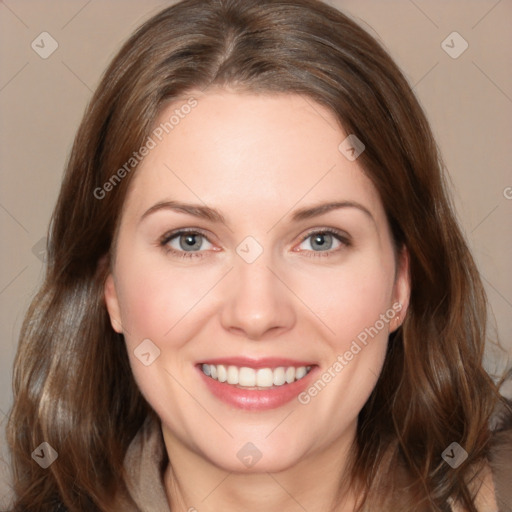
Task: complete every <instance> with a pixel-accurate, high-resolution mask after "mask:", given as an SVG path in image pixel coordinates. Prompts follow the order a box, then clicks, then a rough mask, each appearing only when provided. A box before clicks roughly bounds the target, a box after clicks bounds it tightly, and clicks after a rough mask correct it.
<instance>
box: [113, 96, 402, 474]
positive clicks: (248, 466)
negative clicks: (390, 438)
mask: <svg viewBox="0 0 512 512" xmlns="http://www.w3.org/2000/svg"><path fill="white" fill-rule="evenodd" d="M190 96H191V97H194V98H195V99H194V100H191V99H190V98H185V99H183V100H182V101H178V102H175V103H173V104H172V105H170V106H168V107H166V109H165V111H163V112H162V115H161V117H160V119H159V120H158V121H157V123H156V124H155V131H154V132H153V135H152V139H153V142H154V143H155V144H153V143H151V142H150V143H149V144H147V147H148V148H149V149H148V151H147V155H146V157H145V158H144V160H143V162H142V163H141V165H140V166H139V168H138V169H137V171H136V175H135V176H134V177H133V181H132V183H131V185H130V190H129V193H128V196H127V199H126V202H125V205H124V209H123V213H122V217H121V222H120V227H119V232H118V237H117V242H116V251H115V258H114V261H113V270H112V274H111V275H110V276H109V277H108V279H107V282H106V286H105V297H106V301H107V307H108V310H109V313H110V317H111V320H112V325H113V327H114V329H116V330H117V331H118V332H122V333H123V334H124V337H125V340H126V345H127V350H128V355H129V357H130V362H131V367H132V370H133V374H134V377H135V379H136V381H137V383H138V385H139V387H140V390H141V392H142V394H143V395H144V397H145V398H146V400H147V401H148V402H149V404H150V405H151V406H152V407H153V409H154V410H155V411H156V412H157V414H158V415H159V416H160V418H161V420H162V428H163V432H164V439H165V442H166V446H167V448H168V451H170V454H171V462H172V456H173V455H172V454H173V453H182V454H185V453H188V454H189V455H191V456H193V457H196V458H197V456H199V457H200V458H201V459H202V460H203V461H208V462H211V463H213V464H215V465H216V466H219V467H221V468H223V469H226V470H229V471H240V470H246V471H271V472H273V471H280V470H283V469H286V468H289V467H292V466H294V465H297V464H307V463H312V462H313V461H315V460H316V461H317V462H318V461H320V460H324V461H325V457H330V456H333V455H335V456H336V457H343V454H344V452H345V450H346V449H348V445H349V443H350V442H351V441H352V439H353V437H354V434H355V427H356V422H357V415H358V413H359V411H360V410H361V408H362V407H363V405H364V403H365V402H366V400H367V398H368V396H369V395H370V393H371V391H372V389H373V388H374V386H375V384H376V381H377V378H378V375H379V373H380V371H381V367H382V364H383V361H384V356H385V353H386V346H387V339H388V334H389V332H390V331H392V330H394V329H396V328H397V326H398V325H399V322H400V320H399V319H398V315H397V313H398V310H399V309H400V307H401V306H400V305H399V304H398V303H400V304H401V305H402V307H401V312H400V315H401V317H402V318H403V315H404V314H405V310H406V305H407V302H408V293H409V291H408V286H409V285H408V277H407V258H406V257H404V258H400V261H399V260H398V259H397V258H396V257H395V252H394V248H393V244H392V239H391V234H390V229H389V226H388V223H387V220H386V217H385V213H384V210H383V206H382V204H381V201H380V199H379V196H378V194H377V191H376V189H375V188H374V186H373V185H372V183H371V181H370V180H369V179H368V178H367V177H366V176H365V174H364V173H363V172H362V170H361V167H360V166H359V164H358V160H357V159H354V156H356V155H357V152H356V153H355V154H353V153H354V152H351V151H348V152H347V150H346V144H347V142H345V144H344V145H342V149H339V146H340V144H341V143H342V142H343V141H344V139H345V138H346V137H347V135H348V134H345V133H343V131H342V130H341V129H340V128H339V127H338V124H337V122H336V120H335V117H334V115H333V114H332V113H331V112H330V111H329V110H327V109H326V108H324V107H322V106H321V105H319V104H317V103H315V102H313V101H312V100H309V99H305V98H303V97H301V96H298V95H293V94H282V95H252V94H247V93H243V94H242V93H233V92H227V91H216V92H209V93H207V94H201V93H199V92H198V93H197V94H191V95H190ZM187 104H188V105H189V106H190V108H186V107H185V106H184V105H187ZM173 115H174V118H172V116H173ZM170 119H171V121H169V120H170ZM166 122H167V125H165V123H166ZM161 123H163V124H161ZM162 126H165V127H166V130H167V131H168V134H166V133H165V132H166V130H165V129H163V128H162ZM160 139H161V140H160ZM150 146H151V147H150ZM153 146H154V147H153ZM144 153H146V151H144ZM347 157H350V158H347ZM103 200H105V201H107V200H108V196H107V197H106V198H105V199H103ZM182 231H186V233H181V234H180V232H182ZM401 262H402V264H401ZM203 368H204V372H203ZM306 372H307V373H306ZM304 374H305V375H304ZM226 379H227V381H226ZM222 381H224V382H222ZM237 382H238V384H236V383H237ZM332 449H334V450H332Z"/></svg>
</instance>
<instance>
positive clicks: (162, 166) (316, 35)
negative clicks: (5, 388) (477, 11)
mask: <svg viewBox="0 0 512 512" xmlns="http://www.w3.org/2000/svg"><path fill="white" fill-rule="evenodd" d="M441 168H442V166H441V164H440V157H439V155H438V153H437V149H436V145H435V142H434V140H433V138H432V134H431V132H430V129H429V126H428V123H427V121H426V119H425V116H424V114H423V112H422V110H421V108H420V107H419V105H418V103H417V101H416V99H415V98H414V96H413V94H412V92H411V90H410V87H409V86H408V84H407V82H406V81H405V79H404V77H403V76H402V74H401V73H400V71H399V70H398V69H397V67H396V65H395V64H394V63H393V62H392V61H391V59H390V57H389V56H388V55H387V54H386V53H385V52H384V51H383V50H382V48H381V47H380V46H379V45H378V43H377V42H376V41H375V40H373V39H372V38H371V37H370V36H369V35H368V34H367V33H366V32H364V31H363V30H362V29H361V28H359V27H358V26H357V25H356V24H354V23H353V22H352V21H350V20H349V19H348V18H347V17H345V16H344V15H343V14H341V13H339V12H338V11H336V10H335V9H333V8H331V7H329V6H327V5H325V4H323V3H320V2H316V1H313V0H299V1H294V2H286V1H284V0H264V1H263V2H257V3H256V2H250V1H242V0H238V1H237V0H219V1H216V2H203V1H199V0H185V1H183V2H180V3H178V4H176V5H174V6H172V7H170V8H167V9H165V10H164V11H162V12H161V13H159V14H158V15H156V16H155V17H154V18H152V19H151V20H149V21H148V22H146V23H145V24H144V25H143V26H142V27H141V28H140V29H139V30H138V31H137V32H136V33H135V34H134V35H133V36H132V37H131V39H130V40H129V41H128V42H127V43H126V44H125V45H124V47H123V48H122V49H121V50H120V52H119V54H118V55H117V56H116V57H115V59H114V61H113V62H112V64H111V65H110V67H109V68H108V70H107V71H106V73H105V76H104V78H103V80H102V82H101V84H100V85H99V87H98V90H97V91H96V93H95V95H94V97H93V99H92V101H91V103H90V105H89V107H88V109H87V112H86V113H85V116H84V119H83V121H82V124H81V126H80V129H79V131H78V134H77V136H76V140H75V144H74V146H73V150H72V153H71V157H70V160H69V163H68V166H67V171H66V175H65V178H64V182H63V185H62V189H61V194H60V197H59V200H58V204H57V206H56V210H55V213H54V217H53V222H52V226H51V236H50V238H49V251H48V270H47V276H46V280H45V283H44V285H43V286H42V288H41V290H40V292H39V293H38V295H37V297H36V298H35V299H34V301H33V303H32V305H31V308H30V310H29V312H28V314H27V318H26V320H25V323H24V326H23V329H22V333H21V340H20V346H19V351H18V355H17V358H16V362H15V376H14V391H15V405H14V407H13V410H12V412H11V417H10V428H9V439H10V445H11V448H12V452H13V467H14V477H15V491H16V495H17V498H16V503H15V506H14V509H15V510H20V511H21V510H30V511H36V510H69V511H83V510H102V511H112V510H123V511H127V510H130V511H131V510H134V511H136V510H163V511H165V510H172V511H173V512H175V511H186V510H188V511H192V510H199V511H215V510H247V511H253V510H254V511H255V510H266V511H274V510H280V511H292V510H308V511H320V510H322V511H325V510H329V511H337V512H340V511H354V510H361V511H362V510H393V511H396V510H404V511H406V510H407V511H420V510H425V511H427V510H428V511H431V510H436V511H445V510H457V511H458V510H464V511H471V512H474V511H477V510H478V511H484V510H485V511H487V510H497V509H498V508H499V509H500V510H506V507H507V506H510V505H507V502H506V496H505V494H504V493H505V492H506V489H505V488H504V487H503V486H502V485H501V484H499V482H501V481H502V479H503V476H504V475H505V476H506V473H505V472H504V471H505V469H506V468H504V467H503V463H500V461H499V460H498V459H499V458H500V457H502V458H503V460H507V451H506V450H508V453H510V450H511V449H510V444H506V443H507V439H508V442H509V441H510V436H509V433H508V432H509V431H507V430H506V428H505V427H506V418H507V417H508V413H509V411H508V409H507V407H508V405H507V404H506V403H505V401H504V400H503V399H501V398H500V397H499V394H498V393H497V390H496V386H495V385H494V384H493V382H492V380H491V379H490V378H489V377H488V375H487V374H486V372H485V371H484V369H483V368H482V355H483V348H484V341H485V319H486V302H485V295H484V291H483V288H482V284H481V282H480V279H479V277H478V272H477V270H476V268H475V265H474V262H473V260H472V258H471V256H470V254H469V252H468V249H467V246H466V244H465V242H464V240H463V238H462V236H461V232H460V229H459V227H458V226H457V224H456V222H455V220H454V215H453V213H452V210H451V207H450V202H449V198H448V195H447V192H446V189H445V184H444V178H443V175H442V170H441ZM496 407H501V409H500V411H501V412H500V414H503V415H504V418H505V420H504V421H501V422H498V424H495V425H494V432H491V430H490V429H489V426H488V425H489V421H490V419H491V417H492V413H493V410H495V408H496Z"/></svg>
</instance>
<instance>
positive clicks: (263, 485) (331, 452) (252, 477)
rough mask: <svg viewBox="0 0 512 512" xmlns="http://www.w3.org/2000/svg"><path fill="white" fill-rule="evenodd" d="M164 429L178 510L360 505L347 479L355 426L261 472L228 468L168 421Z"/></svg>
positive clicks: (168, 480)
mask: <svg viewBox="0 0 512 512" xmlns="http://www.w3.org/2000/svg"><path fill="white" fill-rule="evenodd" d="M162 427H163V426H162ZM163 432H164V440H165V444H166V448H167V452H168V454H169V464H168V466H167V468H166V471H165V487H166V493H167V499H168V501H169V505H170V509H171V510H172V511H173V512H196V511H201V512H218V511H219V510H222V511H223V512H234V511H237V512H238V511H240V510H244V512H260V511H261V510H266V511H269V512H274V511H276V512H277V511H279V512H296V511H303V510H307V511H308V512H326V511H329V512H352V511H353V510H354V505H355V497H354V495H353V492H352V490H351V489H344V488H343V487H342V484H343V482H344V481H346V480H347V479H346V472H347V470H348V460H349V455H350V450H351V445H352V440H353V439H354V435H355V428H354V429H353V431H352V432H351V435H350V436H347V437H346V438H344V439H340V440H338V441H337V442H336V443H334V444H331V445H330V446H328V447H327V448H326V449H325V450H323V451H321V452H318V451H317V452H315V453H314V454H309V455H307V456H305V457H301V459H300V461H299V462H298V463H296V464H295V465H293V466H292V467H289V468H286V469H284V470H280V471H277V472H268V471H263V472H259V473H244V472H233V471H226V470H224V469H222V468H220V467H218V466H216V465H215V464H213V463H212V462H211V461H209V460H207V459H206V458H204V457H202V456H200V455H198V453H197V452H195V451H192V450H190V449H188V448H187V447H186V446H184V445H183V444H181V443H180V442H179V441H178V440H177V439H176V438H175V437H173V436H172V434H170V432H169V431H166V429H165V427H163ZM191 475H192V476H191ZM340 489H341V490H340Z"/></svg>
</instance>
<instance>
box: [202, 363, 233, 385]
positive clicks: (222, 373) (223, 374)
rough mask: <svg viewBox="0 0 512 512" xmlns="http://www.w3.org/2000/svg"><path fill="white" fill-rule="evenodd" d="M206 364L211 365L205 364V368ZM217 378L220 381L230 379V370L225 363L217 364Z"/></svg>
mask: <svg viewBox="0 0 512 512" xmlns="http://www.w3.org/2000/svg"><path fill="white" fill-rule="evenodd" d="M205 366H210V365H208V364H203V368H204V367H205ZM217 380H218V381H219V382H226V381H227V380H228V372H227V370H226V367H225V366H224V365H223V364H218V365H217Z"/></svg>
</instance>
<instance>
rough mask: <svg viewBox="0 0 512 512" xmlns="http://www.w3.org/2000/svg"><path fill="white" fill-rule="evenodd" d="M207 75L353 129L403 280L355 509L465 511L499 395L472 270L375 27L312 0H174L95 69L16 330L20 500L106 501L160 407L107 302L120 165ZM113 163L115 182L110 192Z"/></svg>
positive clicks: (44, 504) (356, 475)
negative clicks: (144, 385)
mask: <svg viewBox="0 0 512 512" xmlns="http://www.w3.org/2000/svg"><path fill="white" fill-rule="evenodd" d="M213 85H215V86H219V87H223V86H229V87H230V88H231V89H234V90H235V91H237V90H239V91H253V92H260V93H269V94H272V93H276V92H284V93H297V94H301V95H304V96H305V97H307V98H309V99H311V100H314V101H316V102H318V103H320V104H322V105H325V106H327V107H328V108H329V109H330V110H331V111H332V112H333V113H334V114H335V115H336V117H337V119H338V120H339V123H340V127H343V129H344V130H345V132H346V133H352V134H356V135H357V137H358V138H359V139H360V140H361V141H363V142H364V144H365V146H366V149H365V151H364V152H363V153H362V154H361V156H360V157H359V160H358V162H359V163H360V165H361V166H362V167H363V169H364V170H365V172H366V173H367V175H368V176H369V177H370V179H371V180H372V182H373V183H374V185H375V187H376V188H377V190H378V191H379V194H380V197H381V200H382V203H383V205H384V208H385V211H386V213H387V217H388V221H389V223H390V226H391V229H392V233H393V237H394V241H395V244H396V247H397V248H401V247H406V248H407V250H408V252H409V255H410V276H411V285H412V291H411V298H410V305H409V310H408V313H407V317H406V318H405V322H404V324H403V326H402V328H400V329H399V330H398V331H396V332H395V333H393V334H392V335H391V337H390V341H389V348H388V354H387V358H386V361H385V365H384V368H383V371H382V374H381V376H380V378H379V380H378V383H377V385H376V387H375V389H374V391H373V393H372V395H371V397H370V399H369V400H368V402H367V403H366V405H365V406H364V408H363V410H362V411H361V413H360V417H359V422H358V432H357V440H356V441H357V442H356V444H355V446H354V458H353V461H352V464H351V466H350V468H351V475H352V480H351V481H352V483H353V484H354V485H356V483H359V484H360V485H361V486H360V491H361V493H362V496H364V498H365V499H364V502H363V503H362V505H361V507H362V508H363V507H364V509H365V510H366V509H367V507H369V509H370V510H372V509H373V510H375V509H376V508H375V503H379V504H380V506H378V507H377V508H378V509H382V508H383V506H382V504H383V503H384V501H385V500H384V498H385V497H387V500H388V502H389V503H391V509H394V510H398V509H400V510H404V511H418V510H423V509H426V510H439V511H444V510H448V505H447V503H448V502H449V500H450V499H454V500H458V501H459V502H460V503H461V504H462V505H463V506H464V507H465V508H466V509H467V510H468V511H471V512H474V511H476V508H475V506H474V504H473V502H474V494H475V490H474V489H473V487H472V486H471V485H470V480H471V478H472V477H474V475H475V472H476V470H477V469H478V467H479V464H480V463H481V461H483V460H485V458H486V456H487V453H488V449H489V438H490V432H489V429H488V426H487V425H488V420H489V418H490V416H491V412H492V409H493V406H494V404H495V401H496V400H497V398H496V392H495V386H494V384H493V382H492V380H491V379H490V378H489V377H488V375H487V373H486V372H485V371H484V369H483V367H482V356H483V349H484V341H485V332H486V298H485V294H484V291H483V287H482V283H481V281H480V279H479V275H478V272H477V270H476V268H475V264H474V262H473V259H472V257H471V255H470V253H469V251H468V248H467V246H466V244H465V242H464V239H463V237H462V235H461V232H460V229H459V227H458V225H457V223H456V221H455V218H454V214H453V211H452V207H451V205H450V201H449V198H448V194H447V191H446V185H445V182H444V177H443V172H442V169H443V165H442V162H441V159H440V156H439V153H438V149H437V147H436V143H435V141H434V139H433V136H432V133H431V130H430V128H429V125H428V122H427V120H426V118H425V115H424V113H423V112H422V109H421V108H420V106H419V104H418V102H417V100H416V98H415V97H414V94H413V93H412V91H411V88H410V86H409V85H408V83H407V81H406V80H405V78H404V77H403V75H402V74H401V72H400V71H399V69H398V68H397V66H396V65H395V64H394V63H393V61H392V60H391V58H390V57H389V56H388V54H387V53H386V52H385V51H384V50H383V49H382V48H381V46H380V45H379V44H378V43H377V42H376V41H375V40H374V39H373V38H372V37H371V36H370V35H368V34H367V33H366V32H365V31H364V30H362V29H361V28H360V27H359V26H358V25H357V24H356V23H354V22H353V21H351V20H350V19H349V18H348V17H346V16H345V15H343V14H342V13H340V12H339V11H337V10H336V9H334V8H332V7H329V6H328V5H326V4H324V3H321V2H319V1H315V0H294V1H293V2H289V1H287V0H262V1H258V2H253V1H250V0H216V1H213V0H212V1H204V0H185V1H183V2H180V3H178V4H176V5H174V6H171V7H169V8H167V9H165V10H163V11H162V12H160V13H159V14H158V15H156V16H154V17H153V18H152V19H150V20H149V21H147V22H146V23H145V24H144V25H143V26H142V27H140V28H139V29H138V30H137V31H136V33H135V34H134V35H133V36H132V37H131V38H130V39H129V40H128V41H127V42H126V43H125V44H124V46H123V47H122V49H121V50H120V51H119V53H118V55H117V56H116V57H115V58H114V60H113V62H112V63H111V65H110V66H109V68H108V69H107V71H106V72H105V75H104V77H103V79H102V81H101V83H100V85H99V86H98V88H97V90H96V92H95V94H94V96H93V98H92V100H91V102H90V104H89V106H88V108H87V111H86V112H85V115H84V118H83V120H82V123H81V125H80V128H79V130H78V133H77V135H76V139H75V142H74V145H73V149H72V151H71V155H70V158H69V162H68V164H67V169H66V173H65V177H64V180H63V184H62V188H61V192H60V196H59V199H58V203H57V205H56V208H55V212H54V215H53V219H52V224H51V228H50V235H49V242H48V263H47V272H46V277H45V281H44V284H43V285H42V287H41V289H40V291H39V293H38V294H37V296H36V297H35V299H34V300H33V302H32V304H31V306H30V309H29V311H28V313H27V315H26V318H25V322H24V324H23V327H22V331H21V336H20V343H19V349H18V353H17V356H16V361H15V367H14V383H13V386H14V396H15V398H14V399H15V402H14V406H13V409H12V411H11V415H10V421H9V429H8V437H9V443H10V447H11V450H12V460H13V465H12V467H13V473H14V489H15V492H16V496H17V498H16V504H15V509H16V510H20V511H21V510H30V511H31V512H33V511H39V510H41V511H42V510H51V509H52V507H53V506H54V505H55V504H58V503H62V504H63V505H64V506H65V507H66V508H67V509H68V510H70V511H83V510H102V511H105V510H115V509H116V496H117V493H118V492H122V491H123V489H124V482H125V474H124V471H123V457H124V455H125V453H126V450H127V447H128V445H129V443H130V441H131V440H132V439H133V438H134V436H135V434H136V433H137V431H138V430H139V429H140V427H141V425H142V424H143V422H144V420H145V419H146V418H147V417H148V415H154V414H155V413H154V412H153V411H152V410H151V408H150V407H149V405H148V404H147V403H146V401H145V400H144V399H143V397H142V396H141V394H140V392H139V390H138V388H137V385H136V383H135V381H134V378H133V376H132V373H131V370H130V366H129V362H128V357H127V354H126V348H125V345H124V341H123V338H122V336H121V335H119V334H116V333H115V332H114V331H113V329H112V328H111V326H110V322H109V319H108V316H107V312H106V308H105V304H104V299H103V285H104V280H105V277H106V274H107V271H108V265H109V259H110V254H111V251H112V249H113V238H114V234H115V230H116V227H117V225H118V222H119V218H120V212H121V208H122V206H123V202H124V199H125V196H126V191H127V188H128V186H129V184H130V181H131V178H132V177H133V175H134V174H135V172H136V165H134V166H133V168H129V170H128V171H127V172H125V173H121V174H120V173H119V172H118V170H119V169H120V168H122V167H123V165H125V164H126V162H128V161H129V160H130V158H132V157H133V153H134V151H137V150H138V149H139V148H140V147H141V146H142V145H143V144H144V143H145V142H146V141H147V138H148V136H149V135H150V133H151V129H152V126H153V122H154V120H155V119H156V117H157V115H158V114H159V112H160V111H161V110H162V107H163V105H164V103H167V102H168V101H172V100H173V99H176V98H178V97H184V96H185V95H186V94H188V93H189V92H190V91H193V90H197V89H203V90H204V89H206V88H207V87H210V86H213ZM340 142H341V141H340ZM126 169H127V168H126V167H125V171H126ZM116 173H117V174H116ZM114 175H117V176H118V177H120V176H121V177H122V179H119V180H117V181H115V185H112V186H111V187H105V184H106V183H107V182H110V183H113V182H112V181H110V180H112V177H113V176H114ZM43 440H44V441H46V442H48V443H49V444H50V445H51V446H52V447H53V448H55V450H56V451H57V452H58V462H56V463H54V464H52V465H51V466H50V467H49V468H48V469H46V470H42V469H41V468H40V467H39V466H38V465H37V464H35V463H34V461H33V460H32V457H31V453H32V451H33V450H34V448H35V447H37V446H38V445H39V444H40V443H41V442H42V441H43ZM453 441H456V442H458V443H459V444H460V445H461V446H462V447H464V449H465V450H466V452H467V453H468V459H467V461H466V462H465V463H464V464H462V465H461V466H459V467H458V468H457V469H452V468H451V467H449V466H448V465H447V464H446V463H445V462H444V461H443V459H442V458H441V454H442V452H443V451H444V450H445V448H447V447H448V446H449V445H450V444H451V443H452V442H453ZM387 468H393V471H388V470H387ZM399 470H400V471H399ZM397 474H403V475H404V478H400V479H398V478H396V475H397ZM398 496H401V497H402V498H401V499H402V501H401V502H400V503H401V505H400V507H396V508H393V504H394V503H397V502H396V501H394V500H396V499H398V498H397V497H398ZM377 497H378V500H379V501H377V502H376V501H374V500H376V499H377ZM372 504H374V505H373V508H372Z"/></svg>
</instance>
